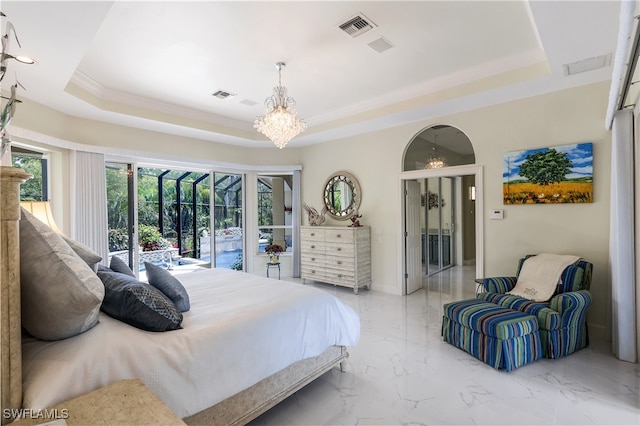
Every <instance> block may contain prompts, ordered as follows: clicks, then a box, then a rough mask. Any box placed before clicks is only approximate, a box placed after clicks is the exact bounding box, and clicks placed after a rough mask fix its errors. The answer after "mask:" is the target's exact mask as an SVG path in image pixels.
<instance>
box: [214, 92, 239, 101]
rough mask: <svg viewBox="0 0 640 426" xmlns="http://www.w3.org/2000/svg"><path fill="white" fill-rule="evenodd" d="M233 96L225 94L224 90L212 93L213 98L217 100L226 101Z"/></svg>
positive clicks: (232, 94)
mask: <svg viewBox="0 0 640 426" xmlns="http://www.w3.org/2000/svg"><path fill="white" fill-rule="evenodd" d="M235 95H236V94H235V93H231V92H227V91H226V90H218V91H217V92H214V93H213V97H214V98H218V99H228V98H232V97H234V96H235Z"/></svg>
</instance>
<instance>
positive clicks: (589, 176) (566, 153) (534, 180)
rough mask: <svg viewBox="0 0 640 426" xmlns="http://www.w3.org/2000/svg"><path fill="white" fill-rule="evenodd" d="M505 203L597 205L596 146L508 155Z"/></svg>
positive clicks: (579, 145) (565, 146)
mask: <svg viewBox="0 0 640 426" xmlns="http://www.w3.org/2000/svg"><path fill="white" fill-rule="evenodd" d="M503 202H504V204H559V203H591V202H593V144H592V143H591V142H588V143H579V144H574V145H563V146H557V147H553V148H540V149H532V150H524V151H514V152H508V153H506V154H505V157H504V170H503Z"/></svg>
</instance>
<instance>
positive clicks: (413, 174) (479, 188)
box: [397, 164, 484, 296]
mask: <svg viewBox="0 0 640 426" xmlns="http://www.w3.org/2000/svg"><path fill="white" fill-rule="evenodd" d="M482 174H483V168H482V166H477V165H473V164H472V165H465V166H453V167H443V168H441V169H423V170H412V171H408V172H402V173H400V174H399V175H398V194H399V200H398V205H399V206H400V210H401V211H400V218H401V220H400V223H399V224H398V233H397V235H398V247H399V248H400V249H399V250H398V265H400V268H399V271H398V288H399V289H401V294H402V295H403V296H404V295H406V294H407V289H406V284H405V279H404V277H405V274H406V273H407V271H406V270H405V269H406V263H405V249H404V246H405V244H404V238H405V236H404V229H405V223H404V222H405V213H406V212H405V207H404V181H405V180H415V179H425V178H430V177H457V176H466V175H475V185H476V201H475V203H476V208H475V213H476V278H481V277H483V276H484V201H483V192H484V191H483V185H484V184H483V179H482Z"/></svg>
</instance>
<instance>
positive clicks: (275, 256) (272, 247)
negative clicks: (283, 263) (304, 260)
mask: <svg viewBox="0 0 640 426" xmlns="http://www.w3.org/2000/svg"><path fill="white" fill-rule="evenodd" d="M264 251H265V253H268V254H269V261H270V262H271V263H278V262H279V261H280V253H282V252H283V251H284V248H283V247H282V246H280V245H278V244H269V245H268V246H267V247H265V249H264Z"/></svg>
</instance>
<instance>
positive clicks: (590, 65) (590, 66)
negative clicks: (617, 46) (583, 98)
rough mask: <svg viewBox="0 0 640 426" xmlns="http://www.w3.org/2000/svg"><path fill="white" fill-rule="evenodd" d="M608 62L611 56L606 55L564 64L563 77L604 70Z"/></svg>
mask: <svg viewBox="0 0 640 426" xmlns="http://www.w3.org/2000/svg"><path fill="white" fill-rule="evenodd" d="M610 62H611V54H610V53H609V54H607V55H600V56H595V57H593V58H588V59H583V60H581V61H577V62H572V63H570V64H564V65H563V68H564V75H565V76H570V75H574V74H580V73H582V72H587V71H593V70H597V69H599V68H605V67H608V66H609V63H610Z"/></svg>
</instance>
